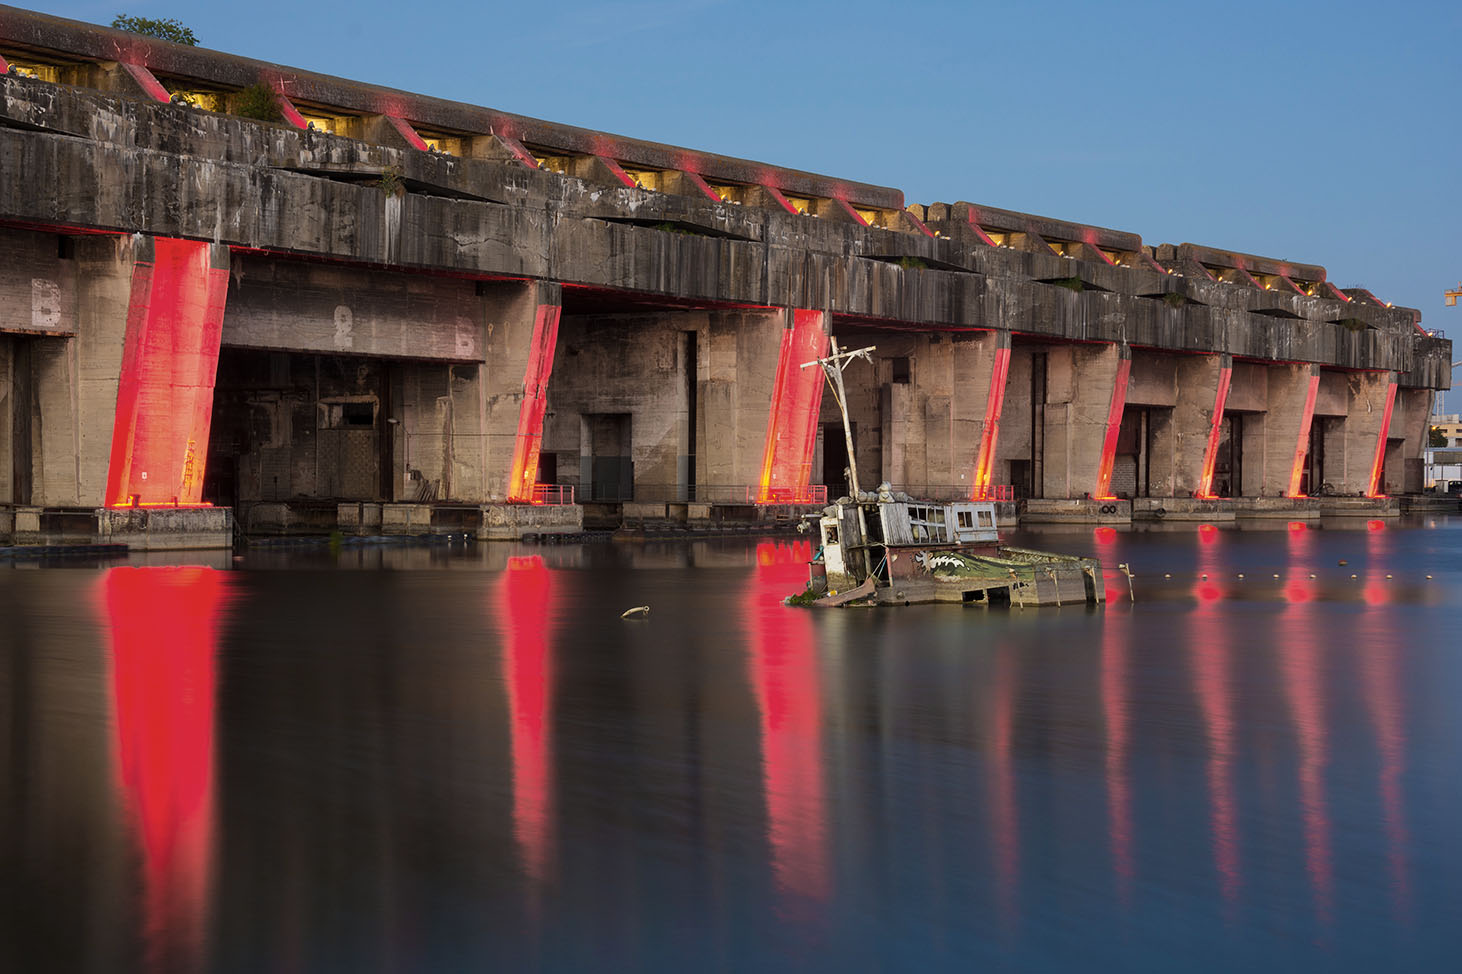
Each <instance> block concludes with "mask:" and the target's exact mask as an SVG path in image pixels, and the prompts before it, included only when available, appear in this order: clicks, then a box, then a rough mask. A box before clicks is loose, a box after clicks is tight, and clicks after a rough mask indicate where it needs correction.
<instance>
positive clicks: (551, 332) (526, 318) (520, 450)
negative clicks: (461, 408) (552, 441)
mask: <svg viewBox="0 0 1462 974" xmlns="http://www.w3.org/2000/svg"><path fill="white" fill-rule="evenodd" d="M484 298H485V306H486V314H487V356H486V359H487V361H486V365H485V366H484V369H483V372H484V377H485V385H484V389H483V392H484V404H483V417H482V429H483V434H484V440H485V444H486V445H485V448H484V450H483V455H484V463H485V466H486V484H487V487H486V492H485V493H486V495H487V496H486V499H487V500H489V501H497V502H503V501H510V502H526V501H530V500H532V498H533V488H534V486H535V484H536V483H537V480H538V457H539V452H540V449H541V447H542V442H543V417H544V414H545V413H546V412H547V410H548V381H549V378H550V377H551V375H552V374H553V356H554V353H555V351H556V349H557V346H558V323H559V318H560V316H561V314H562V310H563V308H562V305H563V296H562V289H561V288H560V287H559V285H557V284H549V283H527V284H518V283H512V284H502V285H493V286H490V287H488V286H485V289H484Z"/></svg>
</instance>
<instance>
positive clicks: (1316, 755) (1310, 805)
mask: <svg viewBox="0 0 1462 974" xmlns="http://www.w3.org/2000/svg"><path fill="white" fill-rule="evenodd" d="M1314 616H1315V603H1314V602H1312V601H1310V600H1308V599H1306V600H1301V601H1293V602H1291V603H1290V605H1289V607H1288V608H1286V609H1285V611H1284V617H1283V620H1284V625H1283V629H1282V632H1281V638H1280V640H1279V648H1280V676H1281V679H1282V681H1283V683H1284V690H1285V696H1286V697H1287V698H1288V699H1289V707H1290V712H1291V714H1292V715H1293V717H1294V725H1295V734H1296V737H1297V738H1298V743H1299V752H1300V753H1299V759H1300V767H1299V779H1300V805H1301V808H1302V815H1303V819H1304V833H1305V861H1306V866H1307V870H1308V872H1309V874H1310V886H1311V889H1312V891H1313V895H1314V899H1315V913H1316V915H1317V917H1318V918H1319V920H1320V923H1321V924H1322V925H1325V926H1328V925H1329V924H1330V920H1331V903H1332V901H1333V898H1334V878H1333V871H1332V867H1331V863H1330V815H1329V809H1328V807H1327V804H1326V799H1325V766H1326V764H1327V763H1329V742H1328V739H1327V738H1328V734H1329V731H1328V728H1327V725H1326V722H1325V708H1324V692H1325V691H1324V665H1323V662H1324V661H1323V657H1322V656H1321V647H1320V646H1319V644H1318V642H1317V641H1316V639H1315V632H1316V622H1315V618H1314Z"/></svg>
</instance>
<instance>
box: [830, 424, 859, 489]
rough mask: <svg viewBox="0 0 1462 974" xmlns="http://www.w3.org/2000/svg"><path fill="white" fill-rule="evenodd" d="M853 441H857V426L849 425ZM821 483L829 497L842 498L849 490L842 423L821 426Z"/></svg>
mask: <svg viewBox="0 0 1462 974" xmlns="http://www.w3.org/2000/svg"><path fill="white" fill-rule="evenodd" d="M848 428H849V429H851V430H852V431H853V441H854V442H855V443H856V442H857V440H858V424H856V423H850V424H849V426H848ZM822 482H823V483H824V484H826V485H827V493H828V496H829V497H842V496H843V495H845V494H847V493H848V491H849V490H851V488H850V487H849V486H848V441H847V438H846V437H845V436H844V435H843V424H842V423H823V424H822Z"/></svg>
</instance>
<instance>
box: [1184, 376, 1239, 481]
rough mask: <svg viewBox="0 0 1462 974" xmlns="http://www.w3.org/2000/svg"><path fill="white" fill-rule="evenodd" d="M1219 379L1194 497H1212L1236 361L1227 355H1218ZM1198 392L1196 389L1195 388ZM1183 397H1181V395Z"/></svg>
mask: <svg viewBox="0 0 1462 974" xmlns="http://www.w3.org/2000/svg"><path fill="white" fill-rule="evenodd" d="M1217 360H1218V361H1217V365H1218V380H1217V382H1216V383H1215V385H1216V388H1215V390H1214V394H1213V410H1212V412H1211V413H1210V414H1209V417H1208V435H1207V437H1206V438H1205V439H1204V441H1203V465H1202V467H1200V468H1199V472H1198V483H1197V485H1196V486H1195V487H1194V488H1193V496H1194V497H1212V496H1214V494H1213V471H1214V468H1215V467H1216V466H1217V465H1218V443H1219V437H1220V435H1221V434H1222V431H1223V408H1224V406H1225V405H1226V404H1227V403H1228V390H1229V385H1230V384H1231V383H1232V382H1233V377H1234V363H1233V359H1232V358H1231V357H1230V356H1227V355H1220V356H1217ZM1195 393H1196V390H1195ZM1180 399H1181V397H1180Z"/></svg>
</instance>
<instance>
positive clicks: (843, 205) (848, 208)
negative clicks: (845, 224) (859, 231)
mask: <svg viewBox="0 0 1462 974" xmlns="http://www.w3.org/2000/svg"><path fill="white" fill-rule="evenodd" d="M833 203H834V204H836V205H837V207H838V208H839V209H841V210H842V211H843V212H844V213H846V214H847V215H848V216H850V217H852V218H853V219H854V221H856V222H857V224H858V225H859V226H863V227H866V226H868V221H867V220H865V219H863V214H861V213H859V212H858V211H857V210H855V209H853V207H852V204H850V203H849V202H848V201H847V200H833Z"/></svg>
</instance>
